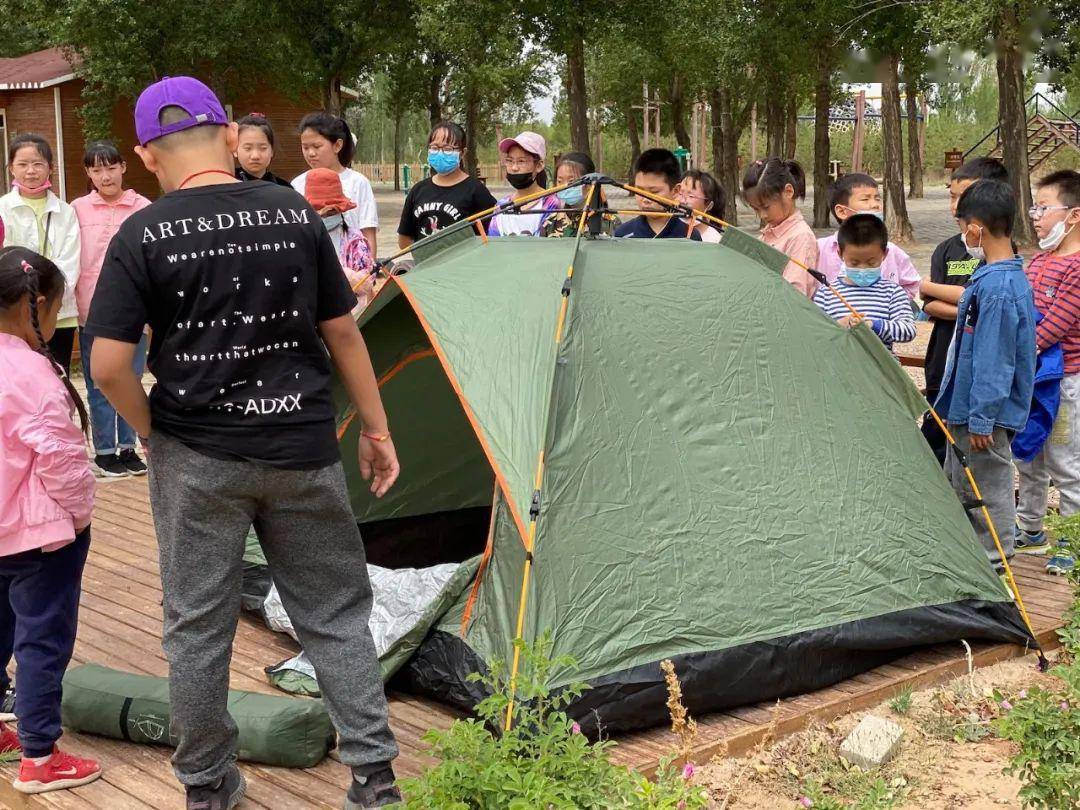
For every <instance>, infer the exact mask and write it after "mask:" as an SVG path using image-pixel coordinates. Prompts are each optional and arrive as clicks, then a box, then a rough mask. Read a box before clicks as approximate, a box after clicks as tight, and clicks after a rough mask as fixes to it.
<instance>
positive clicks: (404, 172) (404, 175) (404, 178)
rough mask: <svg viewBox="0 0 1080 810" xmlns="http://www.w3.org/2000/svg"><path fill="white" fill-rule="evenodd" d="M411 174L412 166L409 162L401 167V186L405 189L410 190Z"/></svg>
mask: <svg viewBox="0 0 1080 810" xmlns="http://www.w3.org/2000/svg"><path fill="white" fill-rule="evenodd" d="M411 176H412V166H410V165H409V164H408V163H406V164H405V165H404V166H402V167H401V188H402V189H403V190H404V191H408V190H409V185H410V182H409V181H410V178H411Z"/></svg>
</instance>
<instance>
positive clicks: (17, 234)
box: [0, 189, 79, 321]
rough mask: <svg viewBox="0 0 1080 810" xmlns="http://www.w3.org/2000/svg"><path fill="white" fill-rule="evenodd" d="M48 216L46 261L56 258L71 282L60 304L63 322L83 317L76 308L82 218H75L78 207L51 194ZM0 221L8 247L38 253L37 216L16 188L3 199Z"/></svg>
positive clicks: (46, 213) (60, 316) (47, 207)
mask: <svg viewBox="0 0 1080 810" xmlns="http://www.w3.org/2000/svg"><path fill="white" fill-rule="evenodd" d="M45 216H46V218H47V221H48V223H49V239H48V242H47V243H46V245H45V258H47V259H52V261H53V263H54V264H55V265H56V266H57V267H59V268H60V272H61V273H63V274H64V279H65V280H66V282H67V287H66V288H65V290H64V302H63V303H62V304H61V305H60V315H59V319H60V320H61V321H62V320H64V319H65V318H74V317H76V316H77V315H78V314H79V309H78V307H77V306H76V305H75V284H76V282H78V280H79V218H78V217H77V216H75V209H74V208H72V207H71V206H70V205H68V204H67V203H66V202H64V201H63V200H61V199H60V198H59V197H57V196H56V195H55V194H53V193H52V192H51V191H50V192H48V197H46V200H45ZM0 219H2V220H3V221H4V247H13V246H14V247H24V248H28V249H30V250H32V251H34V252H35V253H37V252H38V247H39V246H40V245H41V237H40V236H39V235H38V228H37V217H35V216H34V209H33V208H31V207H30V206H29V205H28V204H27V203H26V201H25V200H23V198H22V196H21V195H20V194H19V192H18V191H16V190H14V189H12V190H11V191H9V192H8V193H7V194H5V195H4V196H3V197H0Z"/></svg>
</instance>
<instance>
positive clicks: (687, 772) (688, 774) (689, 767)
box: [682, 762, 694, 781]
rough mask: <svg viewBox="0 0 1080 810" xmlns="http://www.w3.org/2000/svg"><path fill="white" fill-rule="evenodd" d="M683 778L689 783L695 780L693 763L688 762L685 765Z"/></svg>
mask: <svg viewBox="0 0 1080 810" xmlns="http://www.w3.org/2000/svg"><path fill="white" fill-rule="evenodd" d="M682 778H683V779H686V780H687V781H689V780H691V779H693V778H694V763H693V762H687V763H686V764H685V765H683V769H682Z"/></svg>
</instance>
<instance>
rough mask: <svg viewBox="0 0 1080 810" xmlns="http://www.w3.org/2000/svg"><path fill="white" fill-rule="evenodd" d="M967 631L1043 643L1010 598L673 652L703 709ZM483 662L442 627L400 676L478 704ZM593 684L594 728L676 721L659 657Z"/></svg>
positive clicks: (786, 690) (795, 688)
mask: <svg viewBox="0 0 1080 810" xmlns="http://www.w3.org/2000/svg"><path fill="white" fill-rule="evenodd" d="M960 639H965V640H968V641H975V640H980V641H996V642H1009V643H1016V644H1020V645H1031V646H1033V645H1034V642H1033V639H1032V638H1031V637H1030V636H1029V635H1028V634H1027V631H1026V630H1025V629H1024V625H1023V622H1022V621H1021V619H1020V615H1019V613H1018V612H1017V610H1016V606H1015V605H1013V604H1012V603H1011V602H985V601H977V600H968V601H962V602H953V603H950V604H946V605H936V606H931V607H919V608H912V609H910V610H903V611H898V612H896V613H889V614H886V615H883V616H876V617H874V618H870V619H861V620H859V621H855V622H849V623H846V624H841V625H835V626H833V627H824V628H820V629H817V630H810V631H807V632H805V633H797V634H794V635H791V636H785V637H783V638H778V639H771V640H769V641H757V642H753V643H750V644H743V645H741V646H738V647H731V648H728V649H726V650H717V651H711V652H698V653H691V654H687V655H680V656H674V657H673V658H672V661H673V662H674V664H675V671H676V673H677V674H678V676H679V680H680V681H681V684H682V692H683V702H684V703H685V705H686V708H687V709H688V710H689V711H690V712H691V713H692V714H695V715H699V716H700V715H704V714H707V713H709V712H716V711H723V710H725V709H731V708H734V707H737V706H744V705H747V704H751V703H759V702H761V701H768V700H777V699H779V698H783V697H789V696H791V695H798V694H803V693H805V692H812V691H814V690H817V689H824V688H825V687H828V686H831V685H833V684H835V683H838V682H840V681H842V680H845V679H846V678H850V677H852V676H854V675H858V674H859V673H861V672H866V671H867V670H870V669H873V668H874V667H877V666H881V665H882V664H886V663H888V662H889V661H893V660H895V659H897V658H900V657H902V656H904V655H907V654H909V653H911V652H914V651H915V650H916V649H918V648H919V647H924V646H929V645H933V644H942V643H945V642H949V641H959V640H960ZM914 640H917V641H918V643H913V641H914ZM483 668H484V664H483V662H482V661H481V660H480V659H479V657H478V656H477V655H476V653H475V652H474V651H473V650H472V648H471V647H469V646H468V644H467V643H466V642H465V641H464V640H463V639H462V638H461V637H460V636H457V635H454V634H451V633H447V632H444V631H434V632H432V633H431V634H429V635H428V637H427V639H426V640H425V641H424V643H423V644H422V645H421V646H420V649H419V650H417V652H416V654H415V655H414V656H413V658H412V659H411V660H410V662H409V663H408V665H407V666H406V667H404V668H403V669H402V671H401V672H400V673H399V674H398V676H397V677H396V679H395V684H394V685H395V686H396V687H397V688H399V689H401V690H403V691H407V692H412V693H415V694H421V695H427V696H430V697H433V698H435V699H436V700H439V701H442V702H444V703H447V704H450V705H452V706H454V707H456V708H458V709H461V710H463V711H470V710H471V709H472V708H473V707H474V706H475V705H476V704H477V703H478V702H479V701H480V700H482V699H484V698H485V697H487V694H486V693H485V691H484V689H483V687H482V686H481V685H480V684H478V683H474V682H469V681H468V680H466V678H467V676H468V674H469V673H470V672H477V671H481V670H482V669H483ZM590 687H591V688H590V689H589V690H588V691H587V692H585V694H584V695H582V696H581V697H580V698H579V699H578V700H577V701H575V702H574V703H573V704H572V705H571V706H570V709H569V714H570V716H571V717H572V718H574V719H575V720H577V721H578V722H579V723H580V724H581V727H582V731H584V732H585V733H586V734H588V735H590V736H592V737H595V736H596V735H597V734H598V732H599V730H600V729H603V732H604V734H605V735H607V734H618V733H622V732H627V731H633V730H636V729H641V728H649V727H652V726H656V725H660V724H662V723H666V722H668V720H669V718H668V711H667V706H666V702H667V688H666V685H665V683H664V676H663V673H662V671H661V670H660V662H659V661H654V662H651V663H649V664H643V665H641V666H637V667H633V668H631V669H627V670H622V671H620V672H616V673H613V674H611V675H605V676H603V677H601V678H596V679H594V680H592V681H591V682H590Z"/></svg>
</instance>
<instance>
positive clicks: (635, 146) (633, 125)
mask: <svg viewBox="0 0 1080 810" xmlns="http://www.w3.org/2000/svg"><path fill="white" fill-rule="evenodd" d="M622 113H623V120H625V121H626V134H627V137H629V138H630V166H629V167H627V169H626V176H627V179H628V180H629V181H630V182H633V180H634V178H633V177H631V176H630V173H631V172H632V171H633V167H634V164H635V163H636V162H637V159H638V155H640V154H641V135H640V133H639V132H638V122H637V116H636V115H635V114H634V108H633V107H632V106H631V105H630V104H623V105H622Z"/></svg>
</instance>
